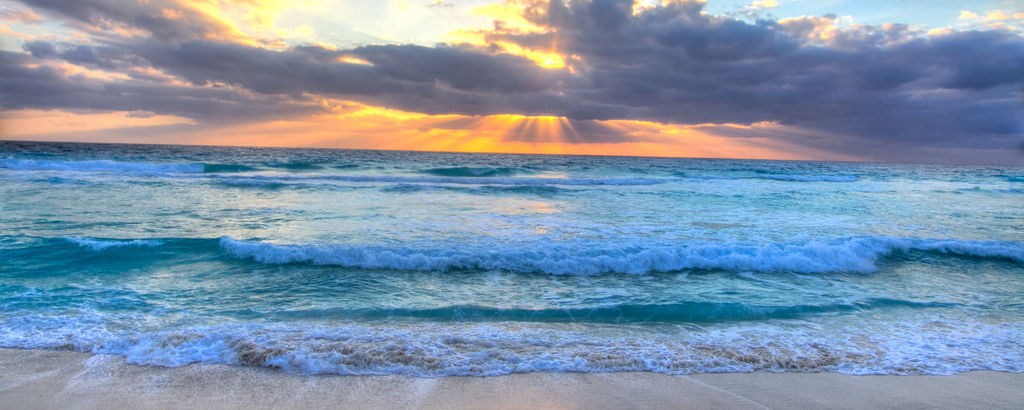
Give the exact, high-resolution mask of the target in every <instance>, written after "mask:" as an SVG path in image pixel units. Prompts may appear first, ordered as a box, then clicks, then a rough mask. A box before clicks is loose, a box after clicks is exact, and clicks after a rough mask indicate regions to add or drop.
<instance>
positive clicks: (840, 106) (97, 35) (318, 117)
mask: <svg viewBox="0 0 1024 410" xmlns="http://www.w3.org/2000/svg"><path fill="white" fill-rule="evenodd" d="M0 139H3V140H35V141H81V142H121V143H159V144H201V145H242V146H274V147H322V148H353V149H397V150H429V151H466V152H510V153H547V154H586V155H642V156H670V157H701V158H752V159H790V160H835V161H872V162H911V163H939V164H994V165H1024V1H1021V0H991V1H950V0H930V1H925V0H921V1H915V0H904V1H896V0H856V1H854V0H817V1H814V0H748V1H731V0H721V1H716V0H707V1H706V2H705V1H698V0H668V1H656V0H563V1H559V0H551V1H548V0H504V1H503V0H493V1H492V0H380V1H365V0H363V1H357V0H0Z"/></svg>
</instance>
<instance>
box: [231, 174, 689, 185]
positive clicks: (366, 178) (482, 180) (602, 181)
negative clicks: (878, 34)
mask: <svg viewBox="0 0 1024 410" xmlns="http://www.w3.org/2000/svg"><path fill="white" fill-rule="evenodd" d="M230 179H231V180H232V181H235V182H236V183H238V181H242V180H245V179H248V180H253V181H273V182H278V183H291V182H315V181H319V182H331V181H334V182H354V183H393V184H452V185H520V186H552V185H554V186H557V185H567V186H586V185H611V186H629V185H657V184H663V183H666V182H668V181H670V180H668V179H656V178H528V177H517V178H497V177H427V176H422V177H407V176H389V175H315V176H279V175H273V176H270V175H232V176H231V177H230Z"/></svg>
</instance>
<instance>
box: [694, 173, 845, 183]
mask: <svg viewBox="0 0 1024 410" xmlns="http://www.w3.org/2000/svg"><path fill="white" fill-rule="evenodd" d="M675 175H676V176H678V177H682V178H688V179H725V180H737V179H767V180H773V181H790V182H857V181H858V180H860V178H858V177H855V176H844V175H773V174H766V175H757V176H752V175H748V176H719V175H689V174H686V173H676V174H675Z"/></svg>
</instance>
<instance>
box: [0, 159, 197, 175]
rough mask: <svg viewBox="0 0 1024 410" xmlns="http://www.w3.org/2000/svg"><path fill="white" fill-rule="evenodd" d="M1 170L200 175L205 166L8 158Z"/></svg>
mask: <svg viewBox="0 0 1024 410" xmlns="http://www.w3.org/2000/svg"><path fill="white" fill-rule="evenodd" d="M0 168H7V169H13V170H19V171H35V170H46V171H81V172H131V173H200V172H203V169H204V166H203V164H149V163H140V162H114V161H109V160H102V161H35V160H27V159H13V158H7V159H3V160H0Z"/></svg>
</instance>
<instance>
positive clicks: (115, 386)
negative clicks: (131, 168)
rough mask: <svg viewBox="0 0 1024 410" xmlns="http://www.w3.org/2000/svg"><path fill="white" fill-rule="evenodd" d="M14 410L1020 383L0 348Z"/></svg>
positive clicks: (843, 402)
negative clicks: (216, 360)
mask: <svg viewBox="0 0 1024 410" xmlns="http://www.w3.org/2000/svg"><path fill="white" fill-rule="evenodd" d="M0 369H2V372H0V403H4V404H3V407H4V408H10V409H72V408H73V409H167V408H204V409H247V410H252V409H303V410H313V409H327V408H359V409H478V408H494V409H622V408H650V409H665V408H675V409H711V408H731V409H819V408H832V409H868V408H874V409H883V408H891V409H939V408H945V409H1011V408H1012V409H1016V408H1020V407H1019V406H1020V404H1021V403H1024V374H1014V373H999V372H969V373H963V374H958V375H953V376H847V375H840V374H833V373H747V374H699V375H690V376H669V375H663V374H655V373H604V374H581V373H532V374H520V375H510V376H500V377H450V378H436V379H427V378H410V377H404V376H362V377H353V376H348V377H344V376H300V375H293V374H288V373H285V372H281V371H275V370H271V369H265V368H253V367H233V366H223V365H190V366H184V367H176V368H164V367H153V366H136V365H130V364H126V363H125V362H124V359H123V358H122V357H120V356H112V355H92V354H87V353H79V352H70V351H52V350H19V349H0Z"/></svg>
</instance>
